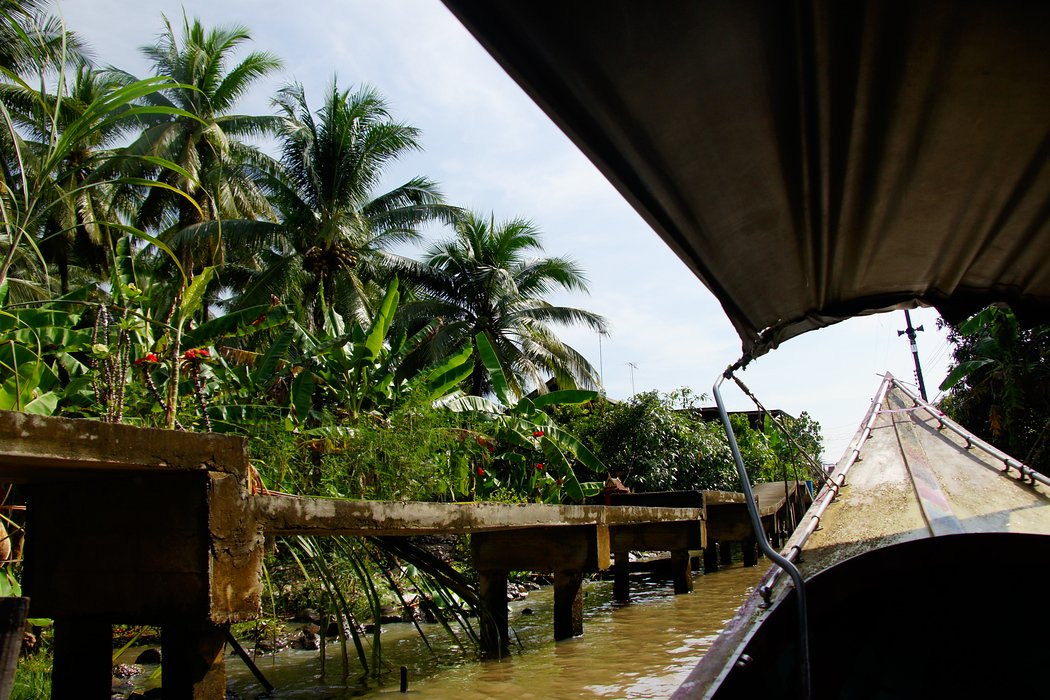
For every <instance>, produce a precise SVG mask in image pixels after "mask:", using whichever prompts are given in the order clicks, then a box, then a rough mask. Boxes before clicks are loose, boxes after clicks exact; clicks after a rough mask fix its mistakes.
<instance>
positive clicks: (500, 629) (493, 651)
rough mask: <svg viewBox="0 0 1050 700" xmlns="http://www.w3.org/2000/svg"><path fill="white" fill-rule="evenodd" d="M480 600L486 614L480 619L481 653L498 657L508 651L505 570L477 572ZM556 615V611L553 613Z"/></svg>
mask: <svg viewBox="0 0 1050 700" xmlns="http://www.w3.org/2000/svg"><path fill="white" fill-rule="evenodd" d="M478 584H479V589H480V593H481V602H482V603H483V604H484V606H485V610H486V614H485V616H484V617H483V618H482V620H481V655H482V656H484V657H485V658H490V659H498V658H501V657H503V656H506V655H507V654H508V653H509V652H510V621H509V619H508V616H507V572H506V571H500V570H485V571H479V572H478ZM555 615H557V613H555Z"/></svg>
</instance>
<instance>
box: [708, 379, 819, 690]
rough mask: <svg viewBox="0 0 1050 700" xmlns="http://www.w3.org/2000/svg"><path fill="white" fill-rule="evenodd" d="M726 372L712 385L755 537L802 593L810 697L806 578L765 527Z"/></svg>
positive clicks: (804, 677)
mask: <svg viewBox="0 0 1050 700" xmlns="http://www.w3.org/2000/svg"><path fill="white" fill-rule="evenodd" d="M725 379H726V376H725V374H723V375H722V376H720V377H719V378H718V381H716V382H715V385H714V387H713V388H712V393H713V394H714V397H715V403H716V404H717V405H718V415H719V416H720V417H721V418H722V425H723V426H724V427H725V430H726V437H727V438H728V439H729V449H730V450H731V451H732V452H733V460H734V461H735V462H736V471H737V474H739V476H740V490H741V491H743V492H744V500H745V501H747V512H748V514H749V515H750V516H751V529H752V530H753V531H754V533H755V539H756V540H757V541H758V546H759V547H761V548H762V552H763V554H765V555H766V556H767V557H769V559H770V560H771V561H773V562H774V563H776V564H777V566H779V567H780V568H781V569H783V570H784V571H786V572H787V573H788V576H790V577H791V580H792V582H793V583H794V584H795V595H796V596H798V641H799V673H800V675H801V682H802V688H801V691H802V697H803V698H807V699H808V698H809V697H810V677H809V675H810V674H809V671H810V665H809V613H808V611H807V609H806V582H805V581H804V580H803V579H802V573H801V572H800V571H799V570H798V568H797V567H795V565H794V564H792V563H791V562H790V561H788V560H787V559H786V558H785V557H783V556H781V554H780V553H779V552H777V551H775V550H774V549H773V548H772V547H770V546H769V542H768V541H767V540H766V537H765V530H764V529H763V528H762V515H761V514H760V513H759V512H758V504H757V503H756V502H755V494H754V492H753V491H752V490H751V478H750V477H749V476H748V475H747V468H746V467H745V466H744V458H743V456H742V455H741V454H740V446H739V445H737V442H736V435H735V434H734V433H733V425H732V423H731V422H730V421H729V412H728V411H727V410H726V407H725V402H724V401H723V400H722V392H721V390H720V387H721V386H722V382H723V381H725Z"/></svg>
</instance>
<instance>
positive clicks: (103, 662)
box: [51, 617, 225, 700]
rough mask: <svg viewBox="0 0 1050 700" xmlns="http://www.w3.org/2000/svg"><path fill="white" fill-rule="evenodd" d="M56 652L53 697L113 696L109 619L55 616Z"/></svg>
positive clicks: (73, 699)
mask: <svg viewBox="0 0 1050 700" xmlns="http://www.w3.org/2000/svg"><path fill="white" fill-rule="evenodd" d="M54 654H55V660H54V666H53V667H52V671H51V698H52V700H66V699H67V698H70V699H71V700H76V699H77V698H108V697H110V695H112V686H113V670H112V666H113V659H112V654H113V629H112V627H111V626H110V624H109V622H108V621H107V620H104V619H101V618H97V617H89V618H77V617H65V618H57V619H55V637H54ZM224 692H225V691H224ZM173 697H174V696H173ZM217 697H218V696H217Z"/></svg>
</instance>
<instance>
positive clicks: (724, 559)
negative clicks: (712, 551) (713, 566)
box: [718, 542, 733, 566]
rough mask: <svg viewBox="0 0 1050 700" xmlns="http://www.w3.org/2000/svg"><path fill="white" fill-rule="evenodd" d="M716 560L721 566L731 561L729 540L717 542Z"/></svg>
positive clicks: (727, 564)
mask: <svg viewBox="0 0 1050 700" xmlns="http://www.w3.org/2000/svg"><path fill="white" fill-rule="evenodd" d="M718 561H719V563H720V564H722V566H729V565H730V564H732V563H733V545H732V543H731V542H719V543H718Z"/></svg>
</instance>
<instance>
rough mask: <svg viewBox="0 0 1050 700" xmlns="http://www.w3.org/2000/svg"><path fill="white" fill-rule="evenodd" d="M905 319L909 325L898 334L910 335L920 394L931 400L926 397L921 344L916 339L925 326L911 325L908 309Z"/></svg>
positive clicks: (923, 397)
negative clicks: (921, 363)
mask: <svg viewBox="0 0 1050 700" xmlns="http://www.w3.org/2000/svg"><path fill="white" fill-rule="evenodd" d="M904 319H905V320H906V321H907V322H908V327H907V328H905V329H904V330H903V331H897V335H898V336H902V335H906V336H908V344H909V345H911V357H912V359H913V360H915V381H916V382H918V384H919V396H921V397H922V400H923V401H929V399H928V398H926V383H925V382H924V381H923V380H922V367H921V366H920V365H919V344H918V342H916V339H915V334H916V333H917V332H918V331H921V330H923V327H922V326H919V327H918V328H915V327H914V326H912V325H911V313H910V312H909V311H908V310H907V309H905V310H904Z"/></svg>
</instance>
